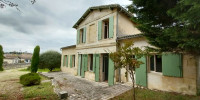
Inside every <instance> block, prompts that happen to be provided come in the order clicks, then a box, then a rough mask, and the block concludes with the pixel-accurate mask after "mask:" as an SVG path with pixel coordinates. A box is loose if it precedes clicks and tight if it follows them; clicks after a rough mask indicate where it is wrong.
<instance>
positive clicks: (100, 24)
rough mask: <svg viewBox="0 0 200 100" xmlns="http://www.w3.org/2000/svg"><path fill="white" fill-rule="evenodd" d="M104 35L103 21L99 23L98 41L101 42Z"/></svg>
mask: <svg viewBox="0 0 200 100" xmlns="http://www.w3.org/2000/svg"><path fill="white" fill-rule="evenodd" d="M101 34H102V21H99V22H98V40H101V36H102V35H101Z"/></svg>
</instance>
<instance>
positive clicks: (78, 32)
mask: <svg viewBox="0 0 200 100" xmlns="http://www.w3.org/2000/svg"><path fill="white" fill-rule="evenodd" d="M79 38H80V30H77V44H79V43H80V41H79Z"/></svg>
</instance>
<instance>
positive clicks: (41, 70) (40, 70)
mask: <svg viewBox="0 0 200 100" xmlns="http://www.w3.org/2000/svg"><path fill="white" fill-rule="evenodd" d="M19 71H30V70H29V69H27V68H24V69H20V70H19ZM57 71H61V70H60V68H55V69H54V70H53V72H57ZM38 72H49V69H47V68H44V69H38Z"/></svg>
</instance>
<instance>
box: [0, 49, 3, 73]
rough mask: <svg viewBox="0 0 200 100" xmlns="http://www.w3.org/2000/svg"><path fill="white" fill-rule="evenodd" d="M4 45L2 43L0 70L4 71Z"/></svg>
mask: <svg viewBox="0 0 200 100" xmlns="http://www.w3.org/2000/svg"><path fill="white" fill-rule="evenodd" d="M3 57H4V56H3V47H2V46H1V45H0V71H3Z"/></svg>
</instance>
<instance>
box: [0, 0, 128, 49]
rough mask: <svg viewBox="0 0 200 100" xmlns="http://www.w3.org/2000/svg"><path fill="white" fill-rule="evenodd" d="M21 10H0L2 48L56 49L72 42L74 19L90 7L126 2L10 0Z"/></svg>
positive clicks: (98, 0) (111, 0)
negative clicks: (31, 0) (37, 47)
mask: <svg viewBox="0 0 200 100" xmlns="http://www.w3.org/2000/svg"><path fill="white" fill-rule="evenodd" d="M13 1H15V2H17V3H20V4H19V8H20V10H21V11H22V12H19V11H17V10H16V9H14V8H10V7H6V8H5V9H0V44H2V45H3V47H4V51H6V52H8V51H19V50H21V51H28V52H32V51H33V49H34V47H35V46H36V45H40V47H41V51H42V52H44V51H46V50H50V49H53V50H57V51H59V50H60V48H61V47H63V46H67V45H73V44H75V38H76V30H75V29H73V28H72V26H73V25H74V24H75V22H76V21H77V20H78V19H79V18H80V16H82V14H83V13H84V12H85V11H86V10H87V9H88V8H89V7H91V6H97V5H105V4H120V5H128V4H130V3H131V2H130V1H129V0H57V1H56V2H55V1H49V0H37V2H36V4H34V5H31V4H30V2H29V0H19V1H16V0H13Z"/></svg>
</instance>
